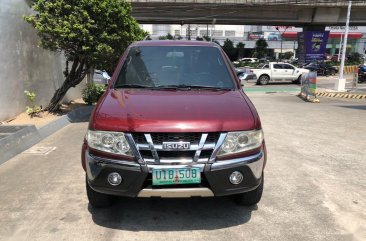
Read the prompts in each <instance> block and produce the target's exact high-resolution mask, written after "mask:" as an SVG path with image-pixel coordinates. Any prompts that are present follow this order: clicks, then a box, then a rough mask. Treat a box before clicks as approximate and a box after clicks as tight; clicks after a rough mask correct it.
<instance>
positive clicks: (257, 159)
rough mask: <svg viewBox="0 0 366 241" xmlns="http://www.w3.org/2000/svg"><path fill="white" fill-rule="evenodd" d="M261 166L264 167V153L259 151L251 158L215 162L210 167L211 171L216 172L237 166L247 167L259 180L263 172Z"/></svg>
mask: <svg viewBox="0 0 366 241" xmlns="http://www.w3.org/2000/svg"><path fill="white" fill-rule="evenodd" d="M263 165H264V153H263V151H261V152H259V153H258V154H255V155H252V156H247V157H242V158H236V159H230V160H223V161H216V162H214V163H213V164H212V165H211V170H212V171H216V170H222V169H227V168H233V167H238V166H248V167H249V168H250V170H251V171H252V173H253V174H254V176H255V177H256V178H260V177H261V175H262V171H263Z"/></svg>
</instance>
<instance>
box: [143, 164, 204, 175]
mask: <svg viewBox="0 0 366 241" xmlns="http://www.w3.org/2000/svg"><path fill="white" fill-rule="evenodd" d="M192 167H196V168H199V169H200V172H203V168H204V167H205V164H204V163H202V164H195V165H190V164H177V165H153V164H151V165H150V164H148V165H147V168H148V170H149V173H152V169H154V168H157V169H172V168H173V169H174V168H192Z"/></svg>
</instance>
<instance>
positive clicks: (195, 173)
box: [152, 168, 201, 185]
mask: <svg viewBox="0 0 366 241" xmlns="http://www.w3.org/2000/svg"><path fill="white" fill-rule="evenodd" d="M152 181H153V185H174V184H194V183H201V172H200V169H199V168H174V169H153V171H152Z"/></svg>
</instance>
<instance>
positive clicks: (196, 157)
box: [192, 133, 208, 165]
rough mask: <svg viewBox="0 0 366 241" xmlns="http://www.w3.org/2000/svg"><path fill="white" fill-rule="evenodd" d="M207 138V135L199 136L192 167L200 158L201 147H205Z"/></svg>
mask: <svg viewBox="0 0 366 241" xmlns="http://www.w3.org/2000/svg"><path fill="white" fill-rule="evenodd" d="M207 136H208V134H207V133H203V134H202V136H201V140H200V142H199V143H198V148H197V150H196V153H195V154H194V157H193V162H192V164H193V165H194V164H196V163H197V161H198V159H199V158H200V155H201V151H202V149H203V146H204V145H205V142H206V139H207Z"/></svg>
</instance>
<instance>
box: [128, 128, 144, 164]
mask: <svg viewBox="0 0 366 241" xmlns="http://www.w3.org/2000/svg"><path fill="white" fill-rule="evenodd" d="M125 137H126V140H127V142H128V144H129V145H130V147H131V149H132V152H133V155H134V156H135V157H136V158H137V161H138V162H139V163H140V164H141V165H146V162H145V161H144V159H143V158H142V156H141V154H140V152H139V150H138V147H137V146H136V143H135V140H134V139H133V137H132V134H130V133H125Z"/></svg>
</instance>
